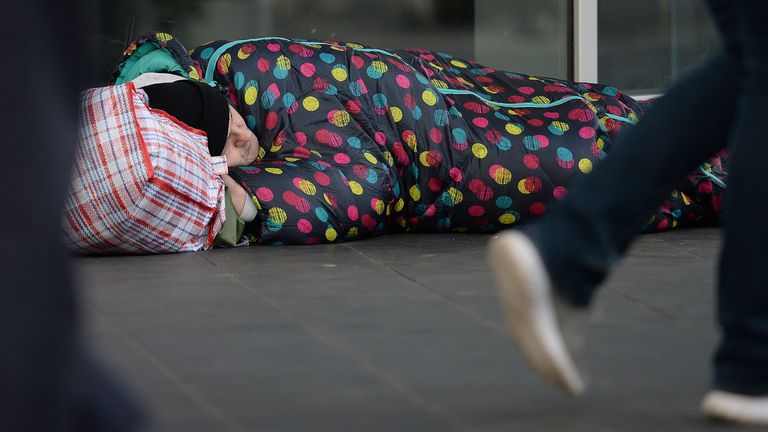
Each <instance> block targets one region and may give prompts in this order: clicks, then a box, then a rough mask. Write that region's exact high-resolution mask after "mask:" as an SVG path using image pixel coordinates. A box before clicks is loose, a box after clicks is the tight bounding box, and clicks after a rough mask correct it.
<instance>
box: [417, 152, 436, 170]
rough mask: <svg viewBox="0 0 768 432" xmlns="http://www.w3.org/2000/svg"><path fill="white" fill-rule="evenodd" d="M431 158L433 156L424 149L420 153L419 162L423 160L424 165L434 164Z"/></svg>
mask: <svg viewBox="0 0 768 432" xmlns="http://www.w3.org/2000/svg"><path fill="white" fill-rule="evenodd" d="M430 158H431V156H430V154H429V152H428V151H423V152H421V153H419V162H421V164H422V165H424V166H425V167H429V166H432V164H431V162H434V161H430Z"/></svg>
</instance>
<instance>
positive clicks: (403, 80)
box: [395, 74, 411, 88]
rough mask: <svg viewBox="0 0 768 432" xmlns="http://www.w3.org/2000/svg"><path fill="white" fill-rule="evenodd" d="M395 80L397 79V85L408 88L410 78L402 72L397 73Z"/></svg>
mask: <svg viewBox="0 0 768 432" xmlns="http://www.w3.org/2000/svg"><path fill="white" fill-rule="evenodd" d="M395 80H396V81H397V85H399V86H400V87H402V88H408V87H410V86H411V80H409V79H408V77H407V76H405V75H403V74H399V75H398V76H397V77H396V78H395Z"/></svg>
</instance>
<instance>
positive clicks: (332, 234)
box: [325, 227, 339, 241]
mask: <svg viewBox="0 0 768 432" xmlns="http://www.w3.org/2000/svg"><path fill="white" fill-rule="evenodd" d="M338 235H339V234H338V233H337V232H336V230H335V229H333V228H331V227H328V229H327V230H325V238H327V239H328V241H334V240H336V237H338Z"/></svg>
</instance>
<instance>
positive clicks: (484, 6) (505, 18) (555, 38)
mask: <svg viewBox="0 0 768 432" xmlns="http://www.w3.org/2000/svg"><path fill="white" fill-rule="evenodd" d="M569 9H570V1H567V0H530V1H528V0H512V1H510V0H477V1H476V2H475V58H476V60H477V61H478V62H480V63H482V64H486V65H488V66H491V67H494V68H497V69H504V70H510V71H515V72H522V73H526V74H531V75H541V76H548V77H554V78H568V76H569V69H570V68H569V64H570V56H569V52H570V50H569V42H570V40H571V38H570V34H571V26H570V11H569Z"/></svg>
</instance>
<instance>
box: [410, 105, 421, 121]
mask: <svg viewBox="0 0 768 432" xmlns="http://www.w3.org/2000/svg"><path fill="white" fill-rule="evenodd" d="M411 115H413V119H414V120H419V119H421V108H419V107H413V111H411Z"/></svg>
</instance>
